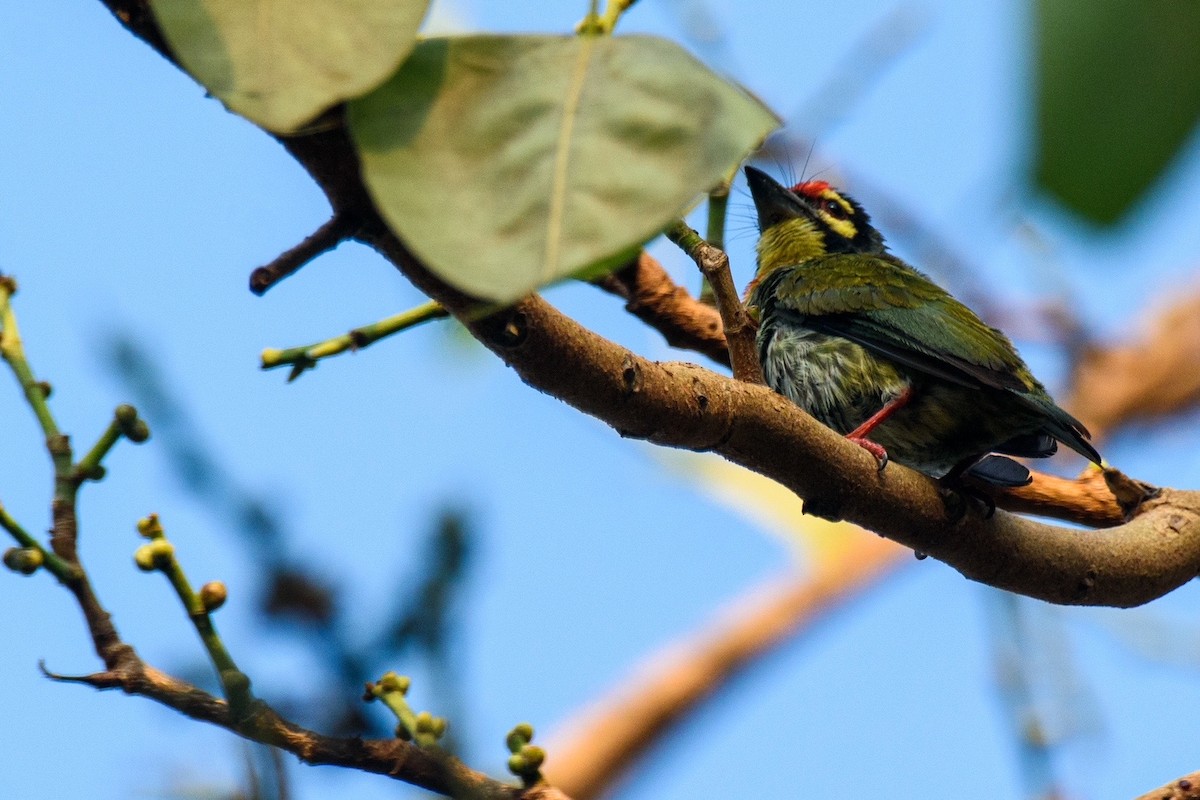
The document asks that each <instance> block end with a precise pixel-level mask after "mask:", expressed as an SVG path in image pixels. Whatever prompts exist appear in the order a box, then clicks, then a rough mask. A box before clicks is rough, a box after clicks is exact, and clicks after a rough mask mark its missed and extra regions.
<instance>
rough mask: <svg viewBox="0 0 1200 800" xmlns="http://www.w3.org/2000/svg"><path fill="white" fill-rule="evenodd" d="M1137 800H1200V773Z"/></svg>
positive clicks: (1176, 781) (1194, 773) (1140, 796)
mask: <svg viewBox="0 0 1200 800" xmlns="http://www.w3.org/2000/svg"><path fill="white" fill-rule="evenodd" d="M1136 800H1200V772H1193V773H1191V774H1190V775H1184V776H1183V777H1182V778H1176V779H1175V780H1173V781H1171V782H1170V783H1168V784H1167V785H1166V786H1163V787H1160V788H1158V789H1153V790H1151V791H1149V792H1146V793H1145V794H1143V795H1138V797H1137V798H1136Z"/></svg>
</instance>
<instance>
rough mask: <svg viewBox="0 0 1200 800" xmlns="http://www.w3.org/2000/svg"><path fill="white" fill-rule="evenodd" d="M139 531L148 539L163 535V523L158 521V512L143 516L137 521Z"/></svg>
mask: <svg viewBox="0 0 1200 800" xmlns="http://www.w3.org/2000/svg"><path fill="white" fill-rule="evenodd" d="M137 532H138V533H140V534H141V535H142V536H144V537H146V538H147V539H159V538H161V537H162V535H163V527H162V523H161V522H159V521H158V514H151V515H150V516H148V517H142V518H141V519H139V520H138V522H137Z"/></svg>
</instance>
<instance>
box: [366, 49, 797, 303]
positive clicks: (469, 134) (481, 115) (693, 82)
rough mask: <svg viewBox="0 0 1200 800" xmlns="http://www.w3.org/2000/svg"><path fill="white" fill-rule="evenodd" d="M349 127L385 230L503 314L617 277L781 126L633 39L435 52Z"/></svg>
mask: <svg viewBox="0 0 1200 800" xmlns="http://www.w3.org/2000/svg"><path fill="white" fill-rule="evenodd" d="M349 119H350V128H351V132H352V134H353V136H354V140H355V143H356V145H357V147H358V150H359V155H360V157H361V159H362V170H363V177H364V179H365V181H366V183H367V186H368V188H369V189H370V190H371V193H372V194H373V196H374V198H375V202H376V204H377V205H378V206H379V208H380V210H381V212H382V213H383V215H384V217H385V219H386V220H387V222H388V224H389V225H390V226H391V227H392V229H393V230H394V231H395V232H396V233H397V234H398V235H399V236H400V237H401V238H402V239H404V241H405V242H406V243H407V244H408V245H409V247H411V248H412V249H413V251H414V252H415V253H416V254H417V255H418V256H420V257H421V259H422V260H423V261H425V263H426V264H428V266H429V267H430V269H432V270H433V271H434V272H435V273H437V274H438V275H439V276H440V277H441V278H442V279H443V280H445V281H446V282H448V283H450V284H452V285H454V286H456V287H458V288H459V289H462V290H463V291H466V292H468V293H470V294H472V295H475V296H478V297H482V298H487V299H492V300H498V301H506V300H513V299H516V298H518V297H520V296H521V295H523V294H525V293H527V292H529V291H530V290H532V289H534V288H536V287H538V286H541V285H544V284H546V283H550V282H552V281H555V280H559V279H562V278H565V277H568V276H574V275H578V274H580V273H581V272H584V271H587V272H589V273H594V272H596V271H597V270H600V269H602V268H603V267H604V266H616V265H617V264H618V263H619V262H620V260H621V258H623V257H624V256H627V255H628V254H629V253H631V252H632V250H633V248H636V247H638V246H639V245H641V244H642V243H643V242H645V241H646V240H648V239H650V238H652V237H653V236H654V235H655V234H656V233H657V232H658V231H659V230H661V229H662V227H663V226H664V225H665V224H666V223H667V222H668V221H669V220H671V219H672V218H673V217H676V216H678V215H679V214H680V213H681V212H683V211H684V210H685V209H686V208H687V207H688V205H689V204H690V203H692V202H693V201H694V199H695V198H696V196H697V195H698V194H700V193H701V192H704V191H706V190H707V189H709V188H710V187H712V186H713V185H715V184H716V183H717V182H718V181H719V180H720V179H721V178H722V177H723V176H724V175H726V174H727V173H728V172H730V171H731V170H732V168H733V167H734V166H735V165H736V164H737V163H738V162H739V161H740V160H741V159H742V158H743V157H745V155H746V154H747V153H748V152H749V151H750V150H751V149H752V148H753V147H754V146H755V145H757V144H758V143H759V142H760V141H761V140H762V138H763V137H764V136H765V135H766V134H767V133H768V132H769V131H770V130H771V129H773V128H774V127H775V126H776V125H777V124H778V121H777V119H776V117H775V116H774V115H773V114H772V113H771V112H770V111H769V110H767V109H766V108H765V107H764V106H763V105H762V104H761V103H760V102H759V101H758V100H756V99H754V98H753V97H751V96H750V95H748V94H747V93H746V92H744V91H743V90H741V89H739V88H738V87H736V86H734V85H733V84H731V83H729V82H728V81H726V80H724V79H722V78H720V77H718V76H717V75H715V74H713V73H712V72H711V71H709V70H708V69H707V68H706V67H704V66H703V65H702V64H700V63H699V62H698V61H696V60H695V59H694V58H693V57H692V56H690V55H689V54H687V53H686V52H685V51H684V50H683V49H681V48H680V47H679V46H677V45H675V44H673V43H671V42H668V41H665V40H662V39H655V38H650V37H642V36H636V37H590V36H584V37H550V36H514V37H501V36H473V37H462V38H439V39H430V40H428V41H424V42H422V43H421V44H420V45H418V47H417V48H416V50H415V51H414V52H413V54H412V56H411V57H410V58H409V60H408V61H407V62H405V64H404V66H403V67H402V68H401V69H400V70H399V72H398V73H397V74H396V75H395V76H393V77H392V79H391V80H390V81H388V82H387V83H386V84H384V85H383V86H381V87H380V88H378V89H376V90H375V91H374V92H372V93H371V94H369V95H366V96H364V97H361V98H359V99H358V100H355V101H354V102H352V103H351V104H350V106H349Z"/></svg>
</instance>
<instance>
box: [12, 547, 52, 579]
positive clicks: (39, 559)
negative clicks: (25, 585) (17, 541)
mask: <svg viewBox="0 0 1200 800" xmlns="http://www.w3.org/2000/svg"><path fill="white" fill-rule="evenodd" d="M45 560H46V557H45V556H44V555H43V554H42V551H41V550H38V549H37V548H36V547H10V548H9V549H8V550H5V551H4V566H6V567H8V568H9V569H11V570H12V571H13V572H19V573H21V574H22V575H32V574H33V573H35V572H37V571H38V568H39V567H41V566H42V564H43V563H45Z"/></svg>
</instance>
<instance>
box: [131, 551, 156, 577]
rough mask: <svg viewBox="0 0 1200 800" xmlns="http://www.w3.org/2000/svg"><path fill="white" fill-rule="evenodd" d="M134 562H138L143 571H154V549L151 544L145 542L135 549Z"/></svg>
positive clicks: (138, 566)
mask: <svg viewBox="0 0 1200 800" xmlns="http://www.w3.org/2000/svg"><path fill="white" fill-rule="evenodd" d="M133 563H135V564H137V568H138V569H140V570H141V571H142V572H153V571H154V551H153V550H152V549H151V548H150V545H148V544H144V545H142V546H141V547H139V548H138V549H137V550H134V551H133Z"/></svg>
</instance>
